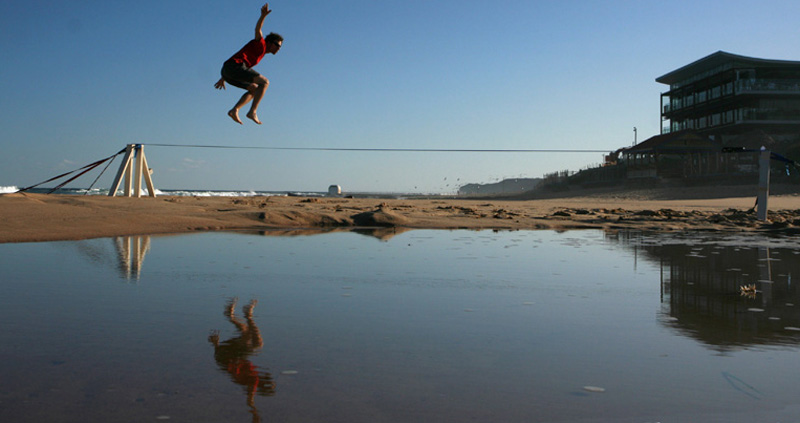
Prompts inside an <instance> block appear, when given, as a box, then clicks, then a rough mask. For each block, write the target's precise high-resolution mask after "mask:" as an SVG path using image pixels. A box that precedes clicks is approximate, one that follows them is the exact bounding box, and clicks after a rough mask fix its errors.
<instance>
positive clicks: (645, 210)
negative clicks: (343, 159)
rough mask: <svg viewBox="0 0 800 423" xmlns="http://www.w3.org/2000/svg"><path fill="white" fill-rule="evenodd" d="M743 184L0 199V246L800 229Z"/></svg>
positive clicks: (783, 205)
mask: <svg viewBox="0 0 800 423" xmlns="http://www.w3.org/2000/svg"><path fill="white" fill-rule="evenodd" d="M749 191H752V190H751V189H742V188H741V187H736V188H731V189H729V190H727V191H726V190H725V189H720V188H692V189H680V190H675V191H668V190H638V191H636V190H628V191H606V192H602V191H600V192H591V191H586V192H580V193H573V194H572V195H566V194H562V195H561V196H560V198H533V199H516V200H512V199H456V198H446V197H445V198H426V199H373V198H303V197H234V198H232V197H171V196H167V197H157V198H124V197H106V196H75V195H44V194H27V193H15V194H4V195H0V217H2V219H0V242H4V243H6V242H37V241H56V240H77V239H87V238H97V237H108V236H121V235H144V234H165V233H180V232H191V231H210V230H269V229H314V230H331V229H335V228H353V227H383V228H386V227H392V228H397V229H459V228H463V229H555V230H568V229H589V228H594V229H614V228H618V229H641V230H657V231H679V230H716V231H736V232H741V231H780V232H788V233H794V232H800V196H798V195H797V194H783V195H772V196H770V199H769V210H770V214H769V219H768V220H767V221H758V220H757V219H756V216H755V212H754V211H752V209H753V207H754V203H755V195H754V193H753V195H738V196H732V195H736V194H739V193H749Z"/></svg>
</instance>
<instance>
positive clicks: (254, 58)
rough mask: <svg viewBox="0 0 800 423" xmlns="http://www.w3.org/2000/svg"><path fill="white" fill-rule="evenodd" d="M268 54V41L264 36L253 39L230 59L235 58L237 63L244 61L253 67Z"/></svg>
mask: <svg viewBox="0 0 800 423" xmlns="http://www.w3.org/2000/svg"><path fill="white" fill-rule="evenodd" d="M265 54H267V41H266V40H265V39H263V38H261V39H258V40H252V41H250V42H249V43H247V44H245V45H244V47H242V49H241V50H239V51H237V52H236V54H234V55H233V56H231V58H230V59H228V60H233V61H234V62H236V63H244V64H245V65H247V67H249V68H252V67H253V66H255V65H257V64H258V62H260V61H261V59H262V58H263V57H264V55H265Z"/></svg>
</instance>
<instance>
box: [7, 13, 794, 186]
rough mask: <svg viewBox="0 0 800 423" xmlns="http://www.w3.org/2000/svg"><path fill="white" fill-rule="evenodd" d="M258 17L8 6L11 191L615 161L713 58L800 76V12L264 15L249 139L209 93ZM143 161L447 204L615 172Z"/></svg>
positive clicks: (283, 167)
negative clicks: (470, 191)
mask: <svg viewBox="0 0 800 423" xmlns="http://www.w3.org/2000/svg"><path fill="white" fill-rule="evenodd" d="M262 4H263V3H260V2H258V1H250V0H237V1H219V0H216V1H211V0H197V1H191V2H190V1H182V0H168V1H164V0H159V1H154V0H139V1H135V2H132V1H121V0H71V1H68V2H65V1H49V0H26V1H22V0H6V1H4V2H2V3H0V34H1V35H2V36H0V52H2V62H0V93H2V94H0V96H1V97H0V98H2V100H0V148H1V149H2V152H3V154H2V155H0V186H27V185H31V184H34V183H37V182H40V181H42V180H45V179H47V178H49V177H51V176H54V175H56V174H58V173H60V172H64V171H67V170H72V169H75V168H77V167H80V166H83V165H85V164H88V163H90V162H93V161H95V160H98V159H100V158H103V157H106V156H109V155H111V154H113V153H115V152H117V151H118V150H120V149H122V148H123V147H124V146H125V145H126V144H129V143H144V144H148V143H153V144H193V145H198V144H199V145H225V146H228V145H229V146H236V147H304V148H306V147H327V148H429V149H570V150H609V151H611V150H614V149H616V148H619V147H622V146H627V145H630V144H631V143H632V142H633V137H634V134H633V127H637V128H638V139H639V141H642V140H644V139H646V138H648V137H650V136H653V135H657V134H658V133H659V131H660V118H659V114H658V113H659V101H660V99H659V96H660V93H661V92H662V91H666V88H667V87H666V86H664V85H662V84H658V83H656V82H655V78H657V77H658V76H661V75H663V74H665V73H667V72H669V71H671V70H674V69H676V68H678V67H681V66H683V65H685V64H688V63H690V62H692V61H694V60H697V59H699V58H701V57H704V56H706V55H708V54H711V53H713V52H715V51H718V50H724V51H728V52H731V53H734V54H741V55H746V56H753V57H760V58H769V59H786V60H800V44H798V43H797V40H798V39H800V26H797V25H796V20H797V19H796V18H797V17H798V16H800V3H798V2H794V1H770V0H766V1H762V2H758V3H754V2H752V1H738V0H733V1H721V0H720V1H703V0H692V1H683V0H680V1H672V2H663V1H648V0H644V1H643V0H638V1H633V0H631V1H581V0H567V1H531V0H525V1H517V0H499V1H496V2H478V1H473V0H462V1H451V0H439V1H437V0H426V1H421V0H408V1H403V2H385V1H375V0H372V1H367V0H343V1H339V2H331V1H316V0H293V1H285V0H282V1H274V2H270V8H271V9H272V10H273V12H272V13H271V14H270V15H269V16H268V17H267V19H266V22H265V24H264V32H265V33H268V32H270V31H275V32H278V33H280V34H282V35H283V36H284V38H285V43H284V48H283V49H282V50H281V51H280V52H279V53H278V54H277V55H275V56H268V57H265V58H264V60H263V61H262V62H261V63H260V64H259V65H258V66H257V67H256V70H258V71H259V72H261V73H262V74H264V75H265V76H267V77H268V78H269V79H270V81H271V86H270V88H269V90H268V91H267V94H266V96H265V98H264V100H263V102H262V104H261V107H260V108H259V116H260V118H261V120H262V121H263V122H264V124H263V125H261V126H258V125H255V124H253V123H252V122H250V121H247V120H245V124H244V125H238V124H235V123H233V122H232V121H231V120H230V119H229V118H228V117H227V116H226V114H225V113H226V111H227V110H228V109H230V107H231V106H232V105H233V104H234V103H235V102H236V100H237V99H238V98H239V96H240V95H241V93H242V91H240V90H238V89H236V88H233V87H229V88H228V90H226V91H217V90H214V89H213V83H214V82H215V81H216V80H217V79H218V78H219V69H220V67H221V65H222V62H223V61H224V60H225V59H227V58H228V57H230V56H231V55H232V54H233V53H234V52H235V51H236V50H238V49H239V48H240V47H241V46H242V45H243V44H244V43H246V42H247V41H248V40H249V39H251V38H252V36H253V35H252V34H253V30H254V27H255V23H256V20H257V19H258V14H259V8H260V6H261V5H262ZM145 152H146V155H147V158H148V161H149V164H150V167H152V168H153V169H154V174H153V178H154V182H155V184H156V187H157V188H162V189H177V188H189V189H242V190H244V189H253V190H308V191H325V190H326V189H327V187H328V185H330V184H339V185H341V186H342V187H343V189H344V190H346V191H395V192H422V193H428V192H453V191H455V189H457V187H458V186H459V185H461V184H464V183H469V182H481V183H485V182H493V181H497V180H499V179H503V178H514V177H539V176H542V175H543V174H545V173H549V172H554V171H559V170H566V169H569V170H573V171H574V170H579V169H581V168H584V167H586V166H590V165H593V164H597V163H600V161H601V160H602V154H601V153H558V154H556V153H539V154H533V153H524V154H523V153H516V154H511V153H491V154H489V153H406V152H403V153H396V152H395V153H388V152H331V151H286V150H260V149H252V150H247V149H204V148H185V147H158V146H149V147H148V146H145ZM115 163H118V162H115ZM113 166H114V167H115V168H116V164H115V165H113ZM114 170H115V169H114ZM113 173H114V171H108V172H106V175H104V177H103V179H101V180H100V182H99V185H101V186H104V187H107V186H109V185H110V181H111V178H112V177H113ZM94 176H96V174H93V175H92V176H90V177H88V178H85V180H84V179H81V180H79V181H77V183H75V184H73V185H71V186H86V185H88V184H89V183H91V181H92V179H93V178H94ZM82 181H83V182H82Z"/></svg>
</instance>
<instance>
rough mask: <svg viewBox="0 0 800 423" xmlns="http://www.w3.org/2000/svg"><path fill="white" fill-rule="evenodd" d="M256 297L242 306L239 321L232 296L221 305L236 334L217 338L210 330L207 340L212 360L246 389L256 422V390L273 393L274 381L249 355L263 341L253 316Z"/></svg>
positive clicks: (260, 393) (255, 350)
mask: <svg viewBox="0 0 800 423" xmlns="http://www.w3.org/2000/svg"><path fill="white" fill-rule="evenodd" d="M256 303H257V301H256V300H252V301H250V303H249V304H248V305H246V306H244V307H242V312H243V314H244V318H245V320H244V321H242V320H241V319H239V318H238V317H237V316H236V314H235V308H236V298H233V299H231V300H230V301H229V302H228V303H227V304H226V305H225V312H224V314H225V316H226V317H227V318H228V321H230V322H231V323H232V324H233V325H234V327H236V331H237V336H234V337H232V338H230V339H228V340H226V341H222V342H220V340H219V331H216V330H215V331H212V332H211V335H209V337H208V341H209V342H210V343H211V344H212V345H214V360H215V361H216V362H217V366H219V368H220V370H222V371H224V372H226V373H227V374H228V375H229V376H230V377H231V380H232V381H233V382H234V383H236V384H238V385H241V386H242V387H243V388H244V389H245V391H246V393H247V405H248V407H250V413H251V414H252V415H253V422H260V421H261V416H260V415H259V412H258V408H256V404H255V396H256V393H258V394H259V395H262V396H273V395H275V382H274V381H273V380H272V375H271V374H270V373H269V372H264V371H261V372H260V371H259V370H258V366H256V365H254V364H253V363H252V362H251V361H250V359H249V357H250V356H251V355H254V354H256V352H257V351H258V350H259V349H261V347H262V346H263V345H264V341H263V339H262V338H261V332H260V331H259V329H258V326H257V325H256V322H255V321H254V320H253V308H254V307H255V306H256Z"/></svg>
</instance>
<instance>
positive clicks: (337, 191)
mask: <svg viewBox="0 0 800 423" xmlns="http://www.w3.org/2000/svg"><path fill="white" fill-rule="evenodd" d="M340 195H342V187H340V186H339V185H331V186H329V187H328V196H329V197H338V196H340Z"/></svg>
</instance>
